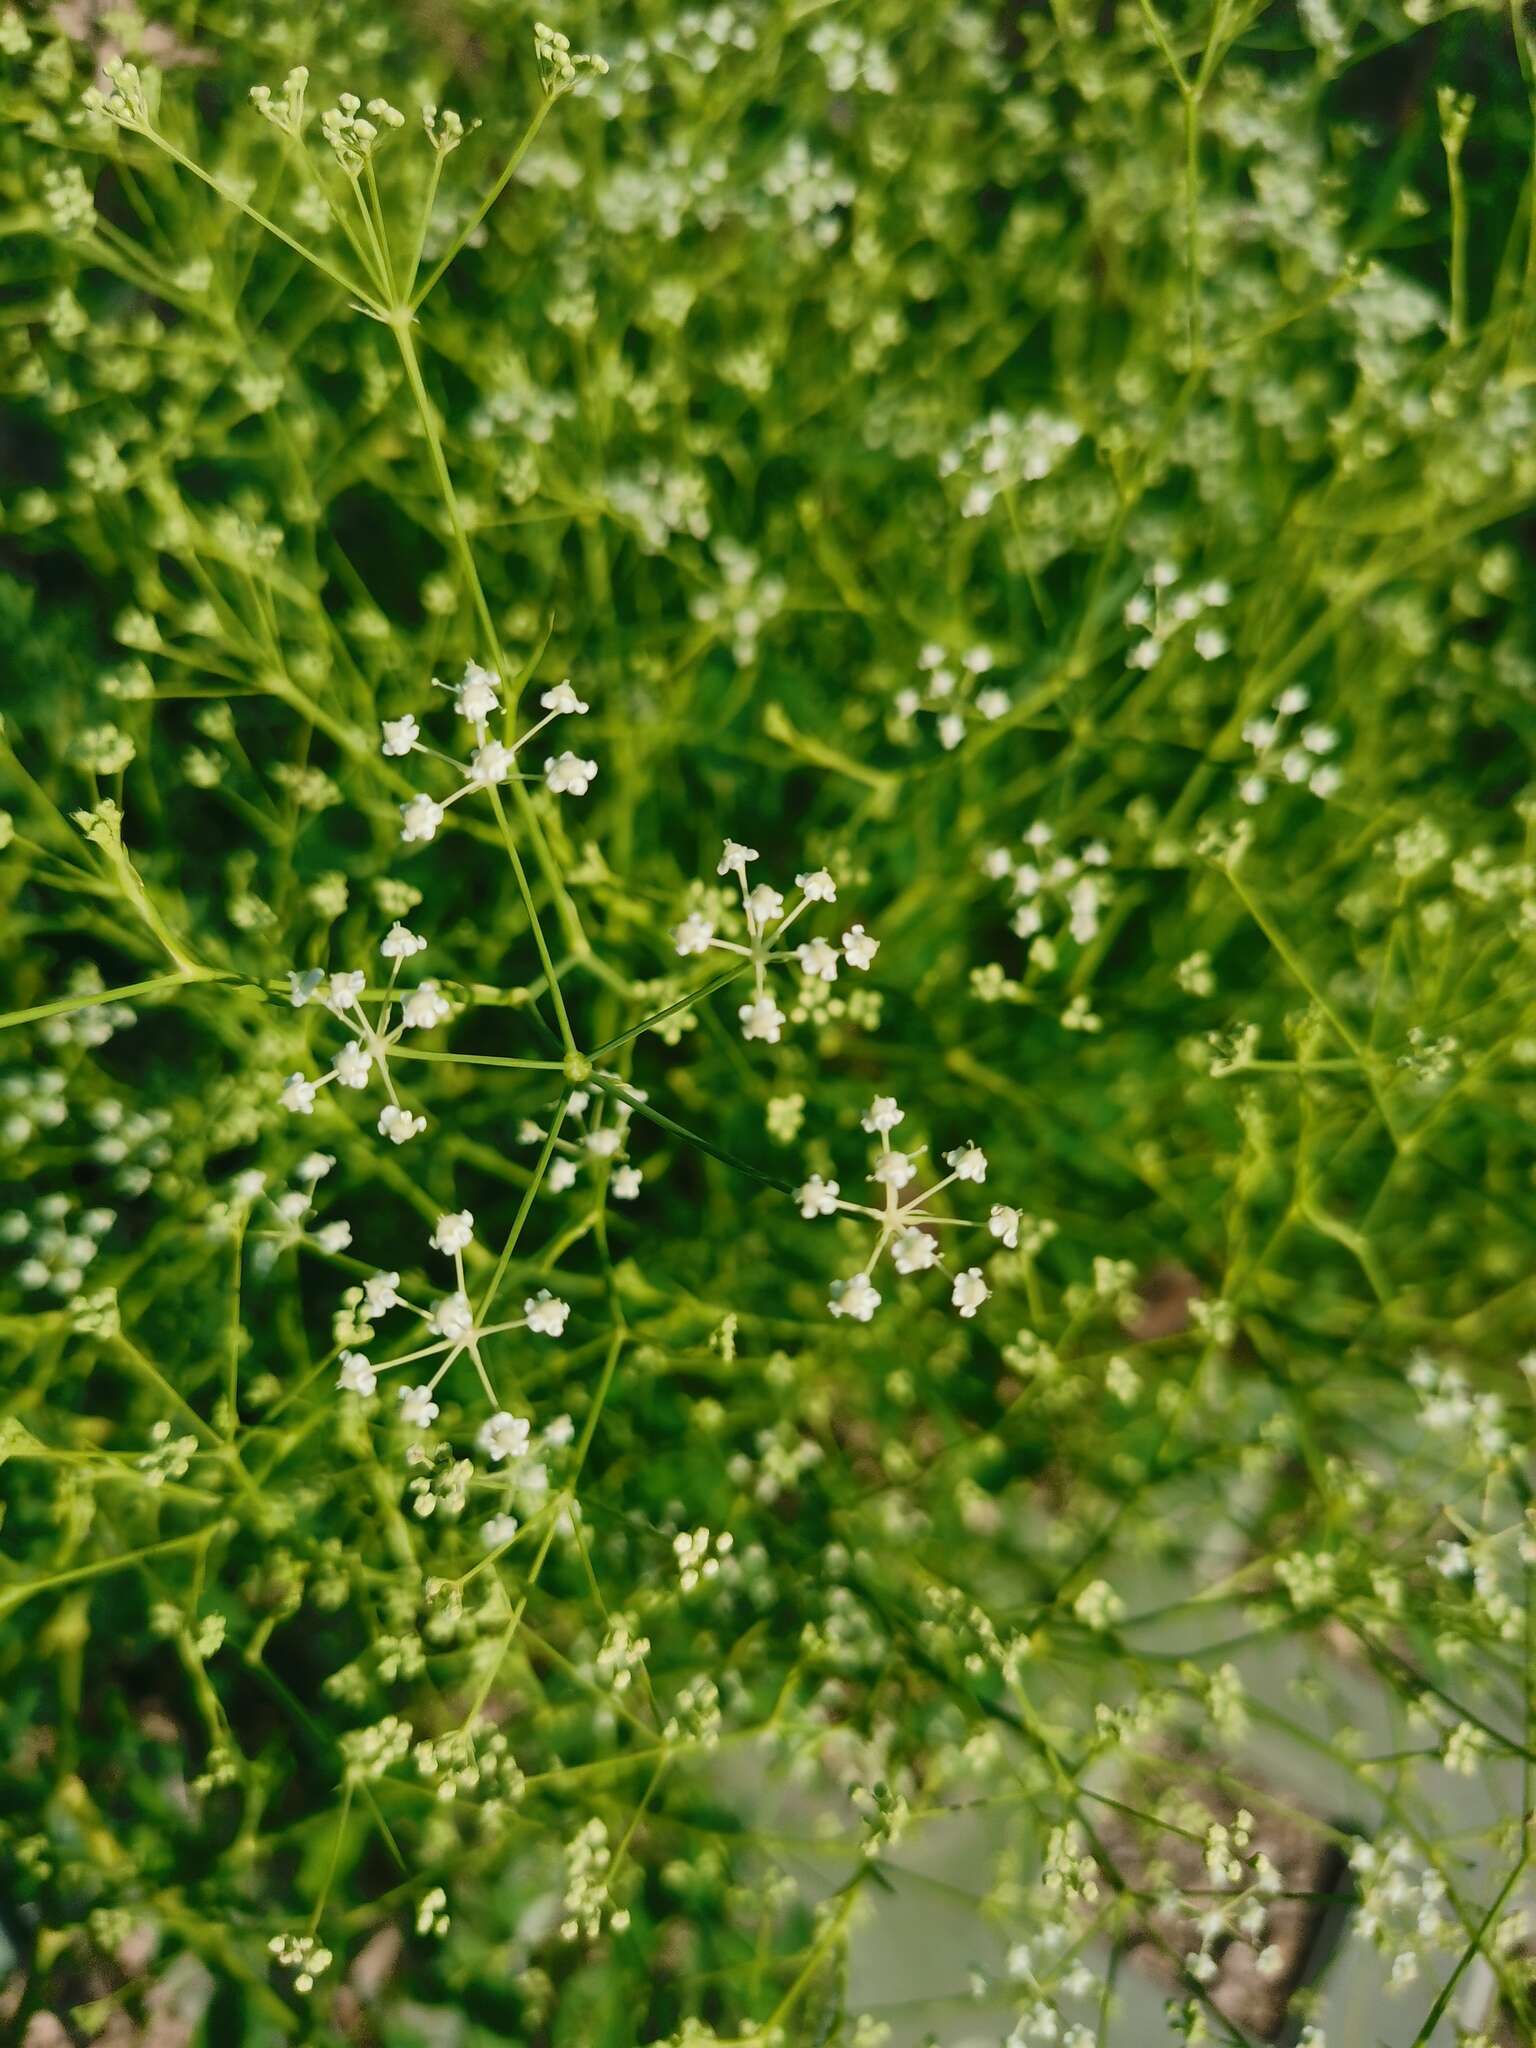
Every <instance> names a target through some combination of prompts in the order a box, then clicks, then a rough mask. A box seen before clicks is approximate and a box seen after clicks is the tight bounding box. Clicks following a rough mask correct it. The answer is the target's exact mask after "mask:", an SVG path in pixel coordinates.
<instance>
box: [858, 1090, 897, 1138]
mask: <svg viewBox="0 0 1536 2048" xmlns="http://www.w3.org/2000/svg"><path fill="white" fill-rule="evenodd" d="M905 1115H906V1111H905V1110H904V1109H903V1108H902V1106H901V1104H900V1103H899V1102H898V1101H897V1100H896V1098H895V1096H894V1095H877V1096H876V1097H875V1099H874V1101H873V1102H872V1103H871V1104H870V1105H869V1107H868V1109H866V1110H865V1112H864V1115H863V1117H862V1118H861V1119H860V1121H861V1122H862V1123H863V1125H864V1128H865V1130H866V1131H868V1132H869V1134H870V1136H871V1137H873V1136H874V1135H875V1133H876V1132H878V1131H894V1130H895V1128H896V1126H897V1125H898V1124H899V1123H900V1122H901V1121H902V1119H903V1117H905Z"/></svg>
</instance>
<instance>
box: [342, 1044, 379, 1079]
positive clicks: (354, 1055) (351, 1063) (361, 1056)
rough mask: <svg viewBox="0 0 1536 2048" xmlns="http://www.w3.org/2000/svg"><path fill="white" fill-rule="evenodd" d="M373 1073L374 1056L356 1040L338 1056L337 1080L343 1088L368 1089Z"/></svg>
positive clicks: (347, 1045) (346, 1046)
mask: <svg viewBox="0 0 1536 2048" xmlns="http://www.w3.org/2000/svg"><path fill="white" fill-rule="evenodd" d="M372 1072H373V1054H372V1053H371V1052H368V1051H366V1050H365V1049H364V1048H363V1047H362V1046H361V1045H359V1044H358V1042H357V1040H356V1039H355V1038H354V1039H352V1040H351V1041H350V1042H349V1043H348V1044H346V1045H344V1046H343V1047H342V1048H341V1051H340V1052H339V1053H337V1055H336V1078H337V1080H338V1081H339V1082H340V1083H341V1085H342V1087H343V1088H366V1087H367V1086H368V1076H369V1075H370V1074H371V1073H372Z"/></svg>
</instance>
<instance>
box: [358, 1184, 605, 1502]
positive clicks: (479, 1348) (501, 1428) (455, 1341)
mask: <svg viewBox="0 0 1536 2048" xmlns="http://www.w3.org/2000/svg"><path fill="white" fill-rule="evenodd" d="M474 1228H475V1219H474V1217H473V1216H472V1215H471V1214H470V1212H469V1211H468V1210H467V1209H460V1210H457V1211H454V1212H452V1213H451V1214H448V1215H445V1216H439V1217H438V1219H437V1224H436V1227H435V1228H434V1229H433V1232H432V1239H431V1243H432V1249H433V1250H434V1251H435V1252H440V1253H441V1254H443V1256H444V1257H446V1258H451V1259H452V1260H453V1270H454V1279H455V1286H454V1289H453V1291H452V1293H450V1294H445V1295H441V1296H439V1297H438V1299H437V1300H435V1301H434V1302H432V1303H431V1304H430V1306H428V1307H425V1308H424V1307H422V1306H421V1305H420V1304H419V1303H417V1302H413V1301H410V1300H408V1299H407V1298H406V1297H405V1296H404V1295H403V1294H402V1293H401V1292H400V1275H399V1274H398V1273H397V1272H378V1273H375V1274H374V1275H373V1276H372V1278H371V1279H369V1280H367V1281H366V1282H365V1283H364V1285H363V1293H362V1313H363V1315H364V1317H365V1318H366V1319H367V1322H368V1324H369V1325H371V1324H372V1323H374V1322H376V1321H377V1320H378V1319H379V1318H380V1317H381V1316H384V1315H387V1314H388V1313H389V1311H390V1310H391V1309H397V1308H401V1309H405V1310H406V1311H407V1313H408V1314H410V1315H413V1316H414V1317H415V1318H416V1320H417V1322H418V1323H419V1324H420V1325H421V1326H422V1334H424V1335H425V1337H426V1339H427V1341H426V1342H425V1343H420V1344H413V1345H411V1346H410V1348H409V1349H407V1350H405V1351H402V1352H399V1353H397V1354H396V1355H395V1356H394V1357H393V1358H386V1359H383V1360H381V1361H380V1362H378V1363H377V1364H376V1363H375V1362H374V1361H373V1360H371V1359H370V1358H369V1357H368V1356H367V1355H366V1354H365V1353H363V1352H361V1351H351V1350H345V1351H343V1352H342V1353H341V1354H340V1357H339V1359H338V1361H337V1362H338V1364H339V1365H340V1367H341V1372H340V1375H339V1377H338V1378H337V1381H336V1384H337V1386H338V1387H339V1388H340V1389H341V1391H342V1392H343V1393H345V1394H356V1395H358V1396H359V1397H361V1398H363V1399H366V1398H367V1397H369V1396H370V1395H372V1394H374V1393H376V1392H377V1391H378V1384H379V1375H380V1374H381V1373H386V1372H394V1371H397V1370H398V1369H399V1368H400V1367H402V1366H407V1365H420V1364H421V1363H422V1362H423V1361H424V1360H426V1359H435V1360H437V1361H438V1363H437V1365H436V1368H435V1370H434V1371H433V1373H432V1377H431V1378H430V1379H428V1380H423V1381H419V1382H417V1383H416V1384H414V1385H409V1386H402V1387H401V1388H400V1389H399V1390H398V1397H399V1401H400V1413H401V1417H402V1419H403V1420H404V1421H405V1422H406V1424H407V1425H408V1426H409V1427H410V1428H412V1429H429V1428H430V1427H431V1426H432V1424H433V1423H434V1422H435V1421H436V1420H437V1417H438V1413H439V1410H438V1403H437V1399H436V1395H437V1389H438V1387H439V1386H440V1385H441V1383H442V1380H443V1378H444V1376H445V1375H446V1374H447V1373H448V1371H449V1370H450V1369H451V1368H452V1366H453V1365H454V1364H455V1363H456V1362H457V1361H458V1360H459V1359H460V1358H462V1357H463V1356H465V1355H466V1354H468V1357H469V1359H470V1361H471V1363H472V1364H473V1366H474V1368H475V1371H476V1373H477V1375H478V1376H479V1380H480V1385H481V1387H482V1388H483V1389H484V1391H485V1395H486V1398H487V1400H488V1401H489V1402H490V1404H491V1408H492V1411H493V1412H492V1415H491V1417H490V1420H489V1421H488V1422H487V1423H486V1424H485V1425H484V1427H483V1428H482V1430H481V1432H480V1437H479V1446H480V1449H481V1450H482V1451H483V1452H484V1453H485V1455H486V1456H487V1457H488V1458H489V1459H490V1461H491V1463H492V1464H500V1463H501V1462H502V1461H503V1460H506V1459H514V1460H515V1459H520V1458H522V1457H524V1456H525V1455H526V1453H527V1450H528V1442H529V1425H528V1423H527V1422H526V1421H523V1420H522V1419H520V1418H519V1417H516V1416H513V1415H511V1414H509V1413H507V1412H506V1411H505V1410H504V1409H503V1408H502V1405H501V1402H500V1399H499V1398H498V1396H497V1393H496V1390H495V1388H494V1387H493V1386H492V1384H491V1378H490V1374H489V1372H488V1371H487V1368H486V1362H485V1358H484V1355H483V1353H484V1347H485V1345H486V1344H487V1342H488V1341H489V1339H491V1338H492V1337H502V1336H505V1335H507V1334H508V1333H510V1332H511V1331H513V1330H531V1331H533V1333H534V1334H535V1335H536V1336H540V1337H558V1336H560V1335H561V1334H562V1332H563V1331H564V1329H565V1323H566V1318H567V1317H568V1316H569V1314H570V1312H571V1310H570V1304H569V1302H565V1301H561V1300H560V1299H559V1298H558V1297H557V1296H556V1295H553V1294H551V1293H550V1291H549V1289H548V1288H547V1287H541V1288H540V1289H539V1290H538V1291H537V1292H536V1293H534V1294H532V1295H530V1296H529V1297H528V1298H527V1299H526V1300H525V1301H524V1303H523V1312H522V1314H521V1315H520V1316H515V1317H511V1318H508V1319H507V1320H505V1321H502V1322H491V1321H489V1320H488V1317H489V1316H490V1314H491V1309H492V1301H491V1298H490V1296H489V1295H487V1297H486V1298H485V1299H483V1300H482V1301H481V1302H480V1304H479V1306H478V1307H476V1306H474V1305H472V1304H471V1301H470V1296H469V1286H468V1282H467V1281H466V1279H465V1275H464V1253H465V1251H466V1249H467V1248H468V1247H469V1245H470V1244H471V1243H472V1242H473V1240H474ZM368 1334H369V1335H371V1334H372V1332H371V1329H370V1330H369V1333H368Z"/></svg>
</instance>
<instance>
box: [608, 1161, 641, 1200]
mask: <svg viewBox="0 0 1536 2048" xmlns="http://www.w3.org/2000/svg"><path fill="white" fill-rule="evenodd" d="M608 1187H609V1191H610V1192H611V1194H612V1195H613V1198H614V1200H615V1201H616V1202H632V1201H634V1199H635V1197H636V1196H637V1195H638V1194H639V1192H640V1187H641V1178H640V1169H639V1167H638V1166H616V1167H615V1168H614V1169H613V1178H612V1179H611V1180H610V1181H609V1183H608Z"/></svg>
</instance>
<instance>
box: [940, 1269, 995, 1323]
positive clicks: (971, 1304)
mask: <svg viewBox="0 0 1536 2048" xmlns="http://www.w3.org/2000/svg"><path fill="white" fill-rule="evenodd" d="M991 1292H992V1290H991V1288H990V1287H989V1286H988V1285H987V1283H986V1281H985V1280H983V1278H982V1277H981V1268H980V1266H968V1267H967V1268H966V1270H965V1271H964V1272H963V1273H957V1274H956V1275H955V1284H954V1286H953V1288H952V1289H951V1290H950V1296H949V1298H950V1301H951V1302H952V1303H953V1305H954V1306H955V1307H956V1308H957V1309H959V1311H960V1313H961V1315H962V1316H964V1317H966V1318H967V1319H969V1318H970V1317H971V1316H973V1315H975V1313H976V1311H977V1309H979V1308H980V1307H981V1304H982V1303H983V1302H984V1301H985V1300H986V1299H987V1297H988V1295H989V1294H990V1293H991Z"/></svg>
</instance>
